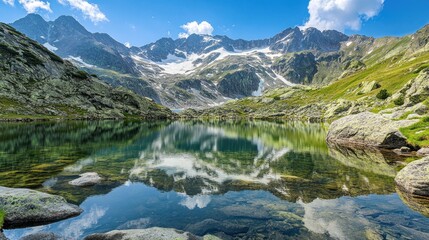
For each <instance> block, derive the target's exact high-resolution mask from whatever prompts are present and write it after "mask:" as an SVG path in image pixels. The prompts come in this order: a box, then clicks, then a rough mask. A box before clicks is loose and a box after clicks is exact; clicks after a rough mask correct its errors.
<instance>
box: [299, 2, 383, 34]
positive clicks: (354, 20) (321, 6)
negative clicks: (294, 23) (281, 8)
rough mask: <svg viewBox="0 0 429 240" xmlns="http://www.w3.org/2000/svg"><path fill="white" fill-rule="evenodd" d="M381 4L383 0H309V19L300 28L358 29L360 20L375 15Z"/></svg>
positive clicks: (381, 6) (360, 23)
mask: <svg viewBox="0 0 429 240" xmlns="http://www.w3.org/2000/svg"><path fill="white" fill-rule="evenodd" d="M383 4H384V0H310V3H309V5H308V11H309V13H310V19H309V20H308V22H307V23H306V24H305V25H304V26H302V28H304V29H305V28H309V27H315V28H318V29H320V30H327V29H333V30H338V31H342V32H343V31H344V30H345V29H352V30H359V29H360V28H361V25H362V21H364V20H368V19H370V18H372V17H374V16H377V15H378V13H379V12H380V11H381V9H382V8H383Z"/></svg>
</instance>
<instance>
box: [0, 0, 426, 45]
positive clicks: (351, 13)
mask: <svg viewBox="0 0 429 240" xmlns="http://www.w3.org/2000/svg"><path fill="white" fill-rule="evenodd" d="M35 2H36V3H35ZM48 4H49V5H48ZM12 5H13V6H12ZM428 9H429V0H311V1H310V0H107V1H106V0H0V21H1V22H6V23H10V22H13V21H15V20H17V19H19V18H22V17H24V16H25V15H26V14H27V13H28V12H36V13H39V14H40V15H42V16H43V17H44V18H45V19H47V20H54V19H55V18H57V17H58V16H60V15H71V16H74V17H75V18H76V19H77V20H78V21H79V22H81V23H82V24H83V25H84V26H85V27H86V28H87V29H88V30H90V31H92V32H106V33H108V34H110V35H111V36H112V37H114V38H115V39H117V40H118V41H120V42H123V43H125V42H129V43H131V44H132V45H135V46H141V45H144V44H147V43H150V42H153V41H155V40H157V39H159V38H161V37H168V36H171V37H172V38H177V37H178V35H179V34H181V33H182V35H183V36H186V33H187V32H188V33H193V32H196V33H209V34H214V35H228V36H229V37H231V38H235V39H236V38H242V39H259V38H266V37H270V36H273V35H274V34H276V33H279V32H281V31H282V30H284V29H285V28H288V27H295V26H313V27H318V28H335V29H337V30H340V31H343V32H345V33H347V34H354V33H358V34H364V35H369V36H375V37H381V36H402V35H405V34H410V33H413V32H415V31H416V30H418V29H419V28H421V27H423V26H424V25H425V24H428V23H429V14H428ZM194 21H196V22H195V23H193V24H188V25H187V26H188V27H187V28H186V27H183V26H184V25H185V24H187V23H190V22H194ZM203 21H205V22H206V23H205V24H201V25H199V24H200V23H201V22H203ZM184 28H185V29H184ZM183 33H185V34H183Z"/></svg>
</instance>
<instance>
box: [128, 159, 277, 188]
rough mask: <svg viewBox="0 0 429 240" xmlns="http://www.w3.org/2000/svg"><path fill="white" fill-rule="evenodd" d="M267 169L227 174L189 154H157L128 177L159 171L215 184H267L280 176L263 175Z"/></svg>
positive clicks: (135, 167) (255, 168)
mask: <svg viewBox="0 0 429 240" xmlns="http://www.w3.org/2000/svg"><path fill="white" fill-rule="evenodd" d="M267 167H268V166H266V165H265V164H262V165H261V166H255V167H254V168H253V169H252V171H253V172H251V173H243V174H233V173H227V172H226V171H225V170H224V169H221V168H220V167H217V166H215V165H213V164H210V163H208V162H205V161H202V160H199V159H196V157H195V156H193V155H190V154H177V155H168V154H159V155H158V157H157V158H156V159H151V160H142V161H141V162H140V163H139V164H136V165H135V166H134V168H133V169H131V172H130V175H131V176H136V177H141V176H143V177H144V176H145V174H146V173H147V171H148V170H150V169H161V170H164V171H165V172H166V173H167V174H168V175H174V174H178V175H180V174H184V175H185V177H187V178H196V177H201V178H205V179H210V180H211V181H214V182H217V183H224V182H226V181H229V180H240V181H249V182H257V183H263V184H268V183H270V182H271V181H273V180H277V179H279V178H280V176H279V175H276V174H274V173H271V172H268V173H265V171H266V169H267ZM261 172H264V174H263V176H261Z"/></svg>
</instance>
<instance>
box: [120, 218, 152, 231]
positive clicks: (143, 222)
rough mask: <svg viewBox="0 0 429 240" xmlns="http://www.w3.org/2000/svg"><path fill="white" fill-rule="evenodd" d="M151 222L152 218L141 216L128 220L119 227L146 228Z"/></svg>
mask: <svg viewBox="0 0 429 240" xmlns="http://www.w3.org/2000/svg"><path fill="white" fill-rule="evenodd" d="M149 224H150V218H140V219H135V220H131V221H128V222H126V223H124V224H122V225H120V226H119V227H118V230H126V229H144V228H147V227H148V226H149Z"/></svg>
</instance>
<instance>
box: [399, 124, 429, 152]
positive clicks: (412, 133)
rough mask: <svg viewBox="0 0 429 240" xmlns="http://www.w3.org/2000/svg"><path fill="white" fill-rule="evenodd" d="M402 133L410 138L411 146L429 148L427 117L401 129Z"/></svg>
mask: <svg viewBox="0 0 429 240" xmlns="http://www.w3.org/2000/svg"><path fill="white" fill-rule="evenodd" d="M401 132H402V133H403V134H404V135H405V136H406V137H407V138H408V141H409V142H410V143H411V144H413V145H415V146H420V147H429V117H425V118H423V119H422V120H420V121H419V122H418V123H416V124H413V125H411V126H409V127H406V128H401Z"/></svg>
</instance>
